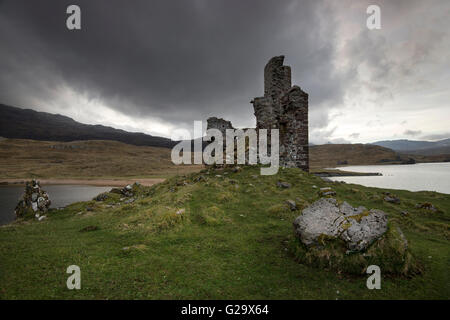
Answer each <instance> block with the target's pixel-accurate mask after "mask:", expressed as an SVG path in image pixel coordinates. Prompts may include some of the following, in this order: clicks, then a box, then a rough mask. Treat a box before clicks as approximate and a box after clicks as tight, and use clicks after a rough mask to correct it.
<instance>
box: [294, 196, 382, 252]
mask: <svg viewBox="0 0 450 320" xmlns="http://www.w3.org/2000/svg"><path fill="white" fill-rule="evenodd" d="M294 227H295V232H296V234H297V236H298V237H299V238H300V240H301V241H302V242H303V243H304V244H305V245H307V246H309V245H313V244H319V243H320V242H321V241H322V240H323V238H324V237H328V238H336V239H337V238H339V239H341V240H343V241H344V242H345V243H346V245H347V248H348V249H349V250H351V251H362V250H364V249H366V248H367V247H368V246H369V245H370V244H371V243H372V242H373V241H375V240H376V239H378V238H379V237H381V236H382V235H383V234H384V233H385V232H386V231H387V216H386V214H385V213H384V212H383V211H381V210H376V209H372V210H370V211H369V210H367V209H366V208H365V207H359V208H353V207H352V206H351V205H349V204H348V203H347V202H344V203H342V204H339V203H338V202H337V200H336V199H333V198H322V199H320V200H318V201H316V202H314V203H313V204H312V205H311V206H309V207H308V208H306V209H304V210H303V213H302V215H300V216H299V217H297V219H295V221H294Z"/></svg>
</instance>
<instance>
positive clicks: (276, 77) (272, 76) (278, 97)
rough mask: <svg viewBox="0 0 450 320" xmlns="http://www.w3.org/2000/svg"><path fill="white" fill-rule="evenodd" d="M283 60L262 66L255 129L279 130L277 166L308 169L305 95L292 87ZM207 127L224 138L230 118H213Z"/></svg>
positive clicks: (254, 104) (288, 69) (254, 105)
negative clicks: (278, 160)
mask: <svg viewBox="0 0 450 320" xmlns="http://www.w3.org/2000/svg"><path fill="white" fill-rule="evenodd" d="M283 62H284V56H277V57H273V58H272V59H270V60H269V62H268V63H267V64H266V66H265V67H264V96H263V97H258V98H254V99H253V100H252V101H251V103H252V104H253V108H254V111H255V116H256V129H268V130H270V129H279V132H280V166H282V167H292V168H301V169H303V170H305V171H308V170H309V148H308V94H307V93H306V92H304V91H303V90H302V89H300V87H298V86H291V67H289V66H284V65H283ZM207 128H208V129H211V128H215V129H219V130H220V131H221V132H222V134H223V135H224V138H225V130H226V129H233V126H232V124H231V122H230V121H226V120H224V119H219V118H216V117H212V118H209V119H208V127H207ZM268 142H270V138H269V141H268ZM269 148H270V146H269Z"/></svg>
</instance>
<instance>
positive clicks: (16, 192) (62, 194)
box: [0, 185, 112, 225]
mask: <svg viewBox="0 0 450 320" xmlns="http://www.w3.org/2000/svg"><path fill="white" fill-rule="evenodd" d="M111 188H112V187H97V186H75V185H51V186H45V185H43V186H42V189H44V190H45V191H47V193H48V195H49V196H50V200H51V201H52V205H51V206H50V208H58V207H65V206H67V205H68V204H71V203H74V202H78V201H87V200H91V199H92V198H94V197H95V196H96V195H98V194H100V193H102V192H105V191H109V190H111ZM24 189H25V187H24V186H2V187H0V225H2V224H6V223H9V222H11V221H13V220H14V219H15V214H14V208H15V207H16V205H17V202H19V199H20V197H21V196H22V194H23V192H24Z"/></svg>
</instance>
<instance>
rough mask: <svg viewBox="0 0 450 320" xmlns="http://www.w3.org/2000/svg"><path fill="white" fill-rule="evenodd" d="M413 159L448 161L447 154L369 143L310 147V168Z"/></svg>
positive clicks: (405, 161) (449, 157)
mask: <svg viewBox="0 0 450 320" xmlns="http://www.w3.org/2000/svg"><path fill="white" fill-rule="evenodd" d="M410 159H413V160H414V161H416V162H445V161H450V154H447V155H445V154H444V155H435V156H424V155H409V154H400V153H397V152H395V151H394V150H391V149H388V148H385V147H381V146H377V145H371V144H324V145H317V146H312V147H310V166H311V168H312V169H319V168H327V167H336V166H343V165H374V164H401V163H408V162H409V161H411V160H410Z"/></svg>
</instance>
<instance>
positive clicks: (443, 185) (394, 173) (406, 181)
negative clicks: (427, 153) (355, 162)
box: [330, 162, 450, 194]
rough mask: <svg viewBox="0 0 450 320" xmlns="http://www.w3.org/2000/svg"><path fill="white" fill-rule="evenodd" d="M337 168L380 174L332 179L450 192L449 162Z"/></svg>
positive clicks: (414, 189) (369, 184) (391, 187)
mask: <svg viewBox="0 0 450 320" xmlns="http://www.w3.org/2000/svg"><path fill="white" fill-rule="evenodd" d="M337 169H341V170H345V171H353V172H380V173H382V174H383V175H382V176H369V177H333V178H330V179H331V180H333V181H345V182H347V183H356V184H361V185H363V186H366V187H377V188H388V189H403V190H410V191H437V192H441V193H447V194H450V162H443V163H417V164H403V165H376V166H348V167H339V168H337Z"/></svg>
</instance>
